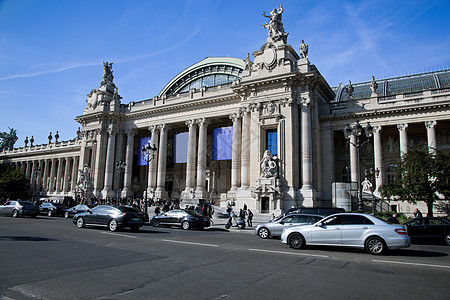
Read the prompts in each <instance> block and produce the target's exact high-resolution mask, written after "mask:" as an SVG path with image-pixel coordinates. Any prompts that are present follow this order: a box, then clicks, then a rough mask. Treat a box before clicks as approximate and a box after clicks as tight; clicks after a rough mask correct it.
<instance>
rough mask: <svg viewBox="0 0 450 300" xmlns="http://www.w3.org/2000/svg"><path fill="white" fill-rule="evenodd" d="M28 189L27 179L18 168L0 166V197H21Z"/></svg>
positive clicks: (25, 194) (24, 195) (23, 196)
mask: <svg viewBox="0 0 450 300" xmlns="http://www.w3.org/2000/svg"><path fill="white" fill-rule="evenodd" d="M29 189H30V185H29V183H28V179H26V178H25V175H24V174H23V172H22V171H21V170H20V169H16V170H11V168H10V167H9V166H5V165H2V166H1V168H0V197H4V198H9V199H23V198H25V197H26V196H27V193H28V191H29Z"/></svg>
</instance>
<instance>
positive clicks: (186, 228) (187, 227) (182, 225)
mask: <svg viewBox="0 0 450 300" xmlns="http://www.w3.org/2000/svg"><path fill="white" fill-rule="evenodd" d="M181 227H183V229H184V230H188V229H189V227H191V226H190V225H189V222H188V221H183V223H181Z"/></svg>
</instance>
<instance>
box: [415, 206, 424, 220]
mask: <svg viewBox="0 0 450 300" xmlns="http://www.w3.org/2000/svg"><path fill="white" fill-rule="evenodd" d="M414 217H415V218H423V216H422V213H421V212H420V210H419V209H418V208H416V209H415V210H414Z"/></svg>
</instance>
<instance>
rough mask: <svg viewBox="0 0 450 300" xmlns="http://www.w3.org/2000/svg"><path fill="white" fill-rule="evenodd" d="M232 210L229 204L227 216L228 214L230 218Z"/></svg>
mask: <svg viewBox="0 0 450 300" xmlns="http://www.w3.org/2000/svg"><path fill="white" fill-rule="evenodd" d="M231 212H232V209H231V206H228V207H227V216H228V218H230V217H231Z"/></svg>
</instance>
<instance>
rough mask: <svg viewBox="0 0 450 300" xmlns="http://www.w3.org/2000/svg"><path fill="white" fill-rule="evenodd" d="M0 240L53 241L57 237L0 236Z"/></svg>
mask: <svg viewBox="0 0 450 300" xmlns="http://www.w3.org/2000/svg"><path fill="white" fill-rule="evenodd" d="M0 241H14V242H53V241H57V239H49V238H43V237H37V236H0Z"/></svg>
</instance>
